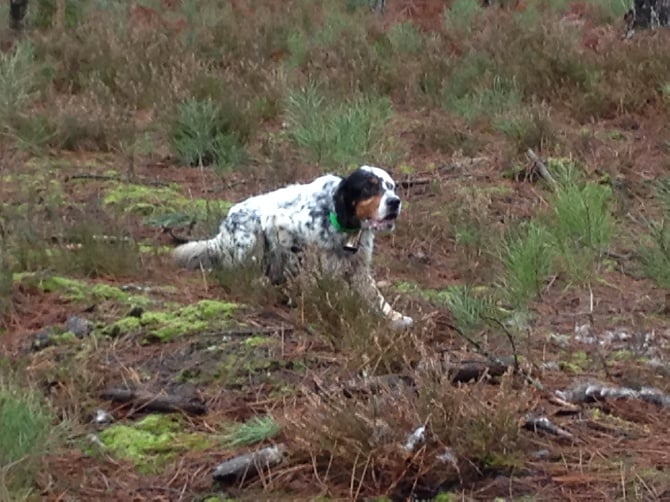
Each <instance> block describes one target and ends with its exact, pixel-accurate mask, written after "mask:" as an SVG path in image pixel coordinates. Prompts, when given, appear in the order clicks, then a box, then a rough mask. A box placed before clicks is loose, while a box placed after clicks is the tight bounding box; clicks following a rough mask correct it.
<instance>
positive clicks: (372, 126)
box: [287, 85, 392, 167]
mask: <svg viewBox="0 0 670 502" xmlns="http://www.w3.org/2000/svg"><path fill="white" fill-rule="evenodd" d="M391 112H392V107H391V103H390V101H389V100H388V99H387V98H372V97H358V98H355V99H353V100H350V101H348V102H344V103H339V104H327V102H326V99H325V98H324V97H323V96H322V95H321V94H320V92H319V91H318V89H317V87H316V86H314V85H310V86H308V87H306V88H305V89H304V90H302V91H300V92H293V93H291V94H290V95H289V98H288V104H287V119H288V137H289V138H290V140H291V141H292V142H293V143H295V144H296V145H297V146H299V147H301V148H303V149H304V150H306V151H307V152H308V153H309V155H310V156H311V157H313V158H314V160H316V161H317V162H319V163H323V164H325V165H332V166H338V167H342V166H347V165H350V164H355V163H358V162H360V159H361V158H370V157H376V158H377V159H378V160H379V161H383V160H384V159H388V155H389V152H388V149H387V147H388V141H387V138H386V137H385V135H384V126H385V125H386V121H387V120H388V118H389V117H390V115H391Z"/></svg>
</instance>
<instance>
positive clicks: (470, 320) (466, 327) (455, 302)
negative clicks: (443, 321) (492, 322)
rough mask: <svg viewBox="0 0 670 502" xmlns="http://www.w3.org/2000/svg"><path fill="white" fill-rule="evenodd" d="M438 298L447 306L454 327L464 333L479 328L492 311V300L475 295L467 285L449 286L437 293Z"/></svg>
mask: <svg viewBox="0 0 670 502" xmlns="http://www.w3.org/2000/svg"><path fill="white" fill-rule="evenodd" d="M438 298H439V299H441V300H442V301H444V303H445V304H446V305H447V306H448V307H449V310H451V313H452V315H453V316H454V322H455V324H456V327H457V328H459V329H460V330H461V331H463V332H464V333H470V332H472V331H475V330H476V329H479V328H481V327H482V326H483V325H484V323H485V318H486V317H488V316H490V315H491V313H492V311H493V303H492V301H491V300H490V299H489V298H486V297H481V296H478V295H476V294H475V292H474V290H473V289H472V287H470V286H467V285H465V286H453V287H450V288H448V289H446V290H444V291H442V292H440V293H438Z"/></svg>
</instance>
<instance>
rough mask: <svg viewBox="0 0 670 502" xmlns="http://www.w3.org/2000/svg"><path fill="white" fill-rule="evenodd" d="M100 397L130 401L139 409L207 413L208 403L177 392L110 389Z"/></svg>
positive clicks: (194, 413)
mask: <svg viewBox="0 0 670 502" xmlns="http://www.w3.org/2000/svg"><path fill="white" fill-rule="evenodd" d="M100 397H101V398H102V399H106V400H109V401H115V402H119V403H130V404H132V405H133V406H134V407H137V408H139V409H144V410H149V411H158V412H175V411H183V412H186V413H190V414H192V415H204V414H205V413H207V405H206V404H205V402H204V401H203V400H202V399H200V398H198V397H196V396H178V395H175V394H152V393H151V392H147V391H143V390H134V389H120V388H116V389H108V390H106V391H105V392H103V393H102V394H101V395H100Z"/></svg>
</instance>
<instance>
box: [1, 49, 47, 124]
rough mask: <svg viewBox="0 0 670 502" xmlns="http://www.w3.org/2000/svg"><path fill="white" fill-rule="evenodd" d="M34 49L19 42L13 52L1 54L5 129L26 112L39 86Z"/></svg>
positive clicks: (2, 119)
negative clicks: (27, 105) (18, 115)
mask: <svg viewBox="0 0 670 502" xmlns="http://www.w3.org/2000/svg"><path fill="white" fill-rule="evenodd" d="M37 68H38V67H37V66H36V64H35V60H34V48H33V45H32V44H31V43H30V42H27V41H25V42H19V43H18V44H16V47H15V48H14V50H13V51H8V52H4V51H3V52H1V53H0V120H1V121H2V122H3V128H7V127H8V125H9V124H8V122H9V121H11V120H12V119H13V118H15V116H16V115H17V114H18V113H19V112H22V111H24V110H23V108H24V106H25V105H26V104H27V103H28V102H29V101H30V100H31V98H32V96H33V93H34V91H35V88H36V84H37V77H38V72H37Z"/></svg>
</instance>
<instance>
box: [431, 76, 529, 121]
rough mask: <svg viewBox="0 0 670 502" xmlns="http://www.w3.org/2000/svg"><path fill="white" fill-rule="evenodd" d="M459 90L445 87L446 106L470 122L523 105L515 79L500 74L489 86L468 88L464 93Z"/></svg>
mask: <svg viewBox="0 0 670 502" xmlns="http://www.w3.org/2000/svg"><path fill="white" fill-rule="evenodd" d="M457 91H458V88H455V89H451V88H450V87H447V88H446V89H445V94H444V103H445V106H446V108H447V109H449V110H451V111H453V112H455V113H457V114H458V115H460V116H461V117H463V118H464V119H465V120H466V121H467V122H470V123H472V122H475V121H477V120H480V119H482V118H484V117H488V118H490V117H495V116H496V115H500V114H503V113H506V112H509V111H510V110H515V109H516V108H518V107H519V106H520V105H521V94H520V93H519V90H518V89H517V87H516V84H515V83H514V81H510V80H506V79H504V78H501V77H499V76H496V77H494V78H493V81H492V82H491V85H490V86H489V87H479V88H475V89H474V90H467V91H465V92H464V93H462V94H460V93H459V92H457Z"/></svg>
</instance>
